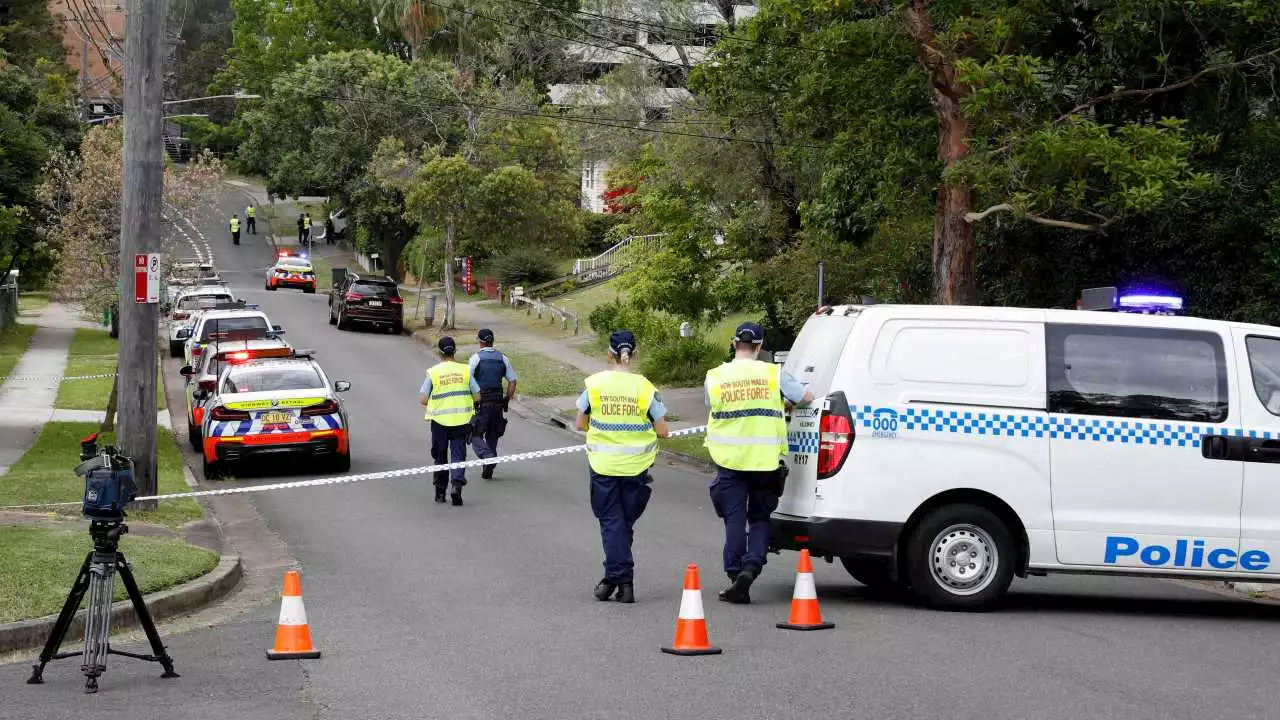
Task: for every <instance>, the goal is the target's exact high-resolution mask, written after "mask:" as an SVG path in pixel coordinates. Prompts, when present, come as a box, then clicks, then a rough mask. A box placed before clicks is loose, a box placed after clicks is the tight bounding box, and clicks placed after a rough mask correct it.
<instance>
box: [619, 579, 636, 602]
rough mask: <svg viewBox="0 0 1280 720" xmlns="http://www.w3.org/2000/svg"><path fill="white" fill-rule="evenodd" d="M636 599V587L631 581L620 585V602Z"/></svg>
mask: <svg viewBox="0 0 1280 720" xmlns="http://www.w3.org/2000/svg"><path fill="white" fill-rule="evenodd" d="M635 601H636V589H635V587H634V586H633V585H632V584H631V583H622V584H621V585H619V586H618V602H622V603H633V602H635Z"/></svg>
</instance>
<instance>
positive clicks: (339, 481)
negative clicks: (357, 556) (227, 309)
mask: <svg viewBox="0 0 1280 720" xmlns="http://www.w3.org/2000/svg"><path fill="white" fill-rule="evenodd" d="M706 431H707V426H706V425H699V426H697V427H691V428H685V429H683V430H672V431H671V434H670V435H669V436H668V437H673V438H674V437H684V436H686V435H700V434H702V433H705V432H706ZM586 449H587V446H586V445H569V446H567V447H558V448H550V449H548V450H531V451H529V452H523V453H514V454H512V455H498V456H497V457H491V458H483V459H478V460H466V461H463V462H455V463H443V464H440V465H422V466H419V467H411V468H402V469H400V470H382V471H379V472H370V473H358V474H355V475H337V476H334V477H327V478H315V479H314V480H296V481H294V482H282V483H269V484H266V485H244V486H241V487H230V488H219V489H217V490H192V491H190V492H182V493H169V494H167V495H142V496H139V497H136V498H134V499H133V500H134V502H140V501H144V500H145V501H150V500H180V499H182V498H199V497H212V496H215V495H243V494H245V493H259V492H272V491H275V490H293V489H296V488H309V487H321V486H325V485H346V484H349V483H358V482H365V481H367V480H391V479H394V478H405V477H420V476H423V475H430V474H431V473H435V472H443V471H446V470H458V469H463V468H474V467H481V466H483V465H498V464H500V463H512V462H520V461H522V460H538V459H541V458H548V457H554V456H556V455H568V454H570V453H577V452H584V451H585V450H586ZM80 504H82V503H81V501H79V500H76V501H74V502H53V503H32V504H30V505H6V506H3V507H0V510H24V509H27V508H44V507H60V506H71V505H80Z"/></svg>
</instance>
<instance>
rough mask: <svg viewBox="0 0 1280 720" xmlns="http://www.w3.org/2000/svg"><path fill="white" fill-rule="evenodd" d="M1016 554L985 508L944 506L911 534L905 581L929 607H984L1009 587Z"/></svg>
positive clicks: (1009, 537) (1008, 537) (1004, 531)
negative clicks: (906, 580)
mask: <svg viewBox="0 0 1280 720" xmlns="http://www.w3.org/2000/svg"><path fill="white" fill-rule="evenodd" d="M1016 555H1017V553H1016V551H1015V547H1014V541H1013V536H1012V534H1010V532H1009V529H1008V528H1007V527H1005V524H1004V522H1003V521H1001V520H1000V518H998V517H996V515H995V514H994V513H992V512H991V511H990V510H987V509H986V508H982V507H978V506H976V505H948V506H946V507H941V508H938V509H937V510H934V511H933V512H931V513H930V514H929V515H927V516H926V517H925V518H924V519H923V520H921V521H920V523H919V524H918V525H916V527H915V529H914V530H913V531H912V532H911V536H910V539H909V540H908V542H907V558H906V562H905V566H906V571H907V579H908V581H909V582H910V584H911V589H912V590H913V591H914V592H915V593H916V594H917V595H919V596H920V597H921V598H922V599H923V600H925V601H926V602H928V603H929V604H930V605H933V606H934V607H937V608H940V609H944V610H984V609H987V608H988V607H989V606H990V605H991V604H992V603H993V602H995V600H996V599H998V598H999V597H1000V596H1001V595H1003V594H1004V592H1005V590H1007V589H1008V588H1009V583H1010V582H1012V580H1013V569H1014V568H1013V566H1014V561H1015V557H1016Z"/></svg>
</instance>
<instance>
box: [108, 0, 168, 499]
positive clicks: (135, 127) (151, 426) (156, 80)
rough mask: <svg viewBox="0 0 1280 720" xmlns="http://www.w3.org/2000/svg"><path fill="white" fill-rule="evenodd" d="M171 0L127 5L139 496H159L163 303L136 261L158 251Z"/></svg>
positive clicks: (133, 405) (132, 360)
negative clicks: (141, 282)
mask: <svg viewBox="0 0 1280 720" xmlns="http://www.w3.org/2000/svg"><path fill="white" fill-rule="evenodd" d="M167 8H168V2H167V0H127V4H126V17H125V38H124V194H123V197H122V203H121V205H122V209H121V212H120V228H121V233H120V288H121V292H120V361H119V373H120V380H119V387H120V392H119V412H120V436H119V442H120V446H121V448H122V450H123V452H124V453H125V454H126V455H129V456H130V457H132V458H133V459H134V464H135V467H134V472H135V477H134V483H135V486H136V488H137V491H138V494H139V495H154V494H156V364H157V363H158V362H159V356H158V351H157V350H156V347H157V345H156V328H157V323H158V320H159V307H160V306H159V304H158V303H149V302H144V303H138V302H136V300H135V297H134V293H133V292H132V289H133V288H134V272H135V269H134V256H135V255H136V254H138V253H156V252H159V251H160V204H161V202H162V200H163V196H164V141H163V138H162V137H161V133H162V131H163V127H162V125H161V123H162V122H163V121H162V120H161V113H162V110H161V101H162V100H163V99H164V62H165V13H166V10H167Z"/></svg>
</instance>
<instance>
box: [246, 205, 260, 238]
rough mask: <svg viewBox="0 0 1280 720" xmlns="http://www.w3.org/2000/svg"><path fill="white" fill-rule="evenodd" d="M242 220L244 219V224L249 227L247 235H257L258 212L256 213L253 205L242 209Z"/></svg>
mask: <svg viewBox="0 0 1280 720" xmlns="http://www.w3.org/2000/svg"><path fill="white" fill-rule="evenodd" d="M244 219H245V223H246V224H248V226H249V234H250V235H257V234H258V211H257V208H255V207H254V206H253V203H249V205H248V207H246V208H245V209H244Z"/></svg>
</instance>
